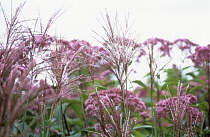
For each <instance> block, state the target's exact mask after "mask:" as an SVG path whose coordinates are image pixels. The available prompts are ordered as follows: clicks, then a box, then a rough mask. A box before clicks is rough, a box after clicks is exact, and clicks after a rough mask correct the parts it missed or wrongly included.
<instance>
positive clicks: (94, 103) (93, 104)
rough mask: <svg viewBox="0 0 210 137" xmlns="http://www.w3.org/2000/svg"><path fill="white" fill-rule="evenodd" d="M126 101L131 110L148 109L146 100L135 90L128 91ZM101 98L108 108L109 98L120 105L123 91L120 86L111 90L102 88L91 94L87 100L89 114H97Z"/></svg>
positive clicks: (87, 112)
mask: <svg viewBox="0 0 210 137" xmlns="http://www.w3.org/2000/svg"><path fill="white" fill-rule="evenodd" d="M97 94H98V96H97ZM125 94H126V95H127V96H126V99H125V101H126V102H127V103H128V107H129V109H130V110H131V111H133V112H137V113H140V112H142V110H144V109H146V106H145V104H144V102H143V101H142V100H141V99H140V98H138V97H136V96H135V95H134V93H133V92H131V91H126V92H125ZM98 100H100V101H101V102H102V103H103V104H104V105H105V106H106V107H107V108H109V107H110V106H109V103H108V102H109V100H112V101H113V103H114V105H115V106H118V105H120V104H121V103H122V91H121V90H120V89H118V88H112V89H109V90H102V91H100V92H97V93H96V92H94V93H91V94H90V95H89V99H87V100H86V102H85V106H86V107H85V111H86V114H87V115H89V116H96V115H97V112H98V111H97V109H99V108H98V107H99V101H98Z"/></svg>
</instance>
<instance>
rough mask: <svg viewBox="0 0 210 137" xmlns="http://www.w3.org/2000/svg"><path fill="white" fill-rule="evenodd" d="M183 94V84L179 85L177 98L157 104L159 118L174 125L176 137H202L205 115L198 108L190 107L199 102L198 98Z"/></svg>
mask: <svg viewBox="0 0 210 137" xmlns="http://www.w3.org/2000/svg"><path fill="white" fill-rule="evenodd" d="M182 94H183V93H182V84H179V85H178V87H177V97H170V98H168V99H166V100H162V101H159V102H158V103H157V106H156V114H157V117H158V118H164V119H167V120H169V122H172V123H173V126H174V137H179V136H180V135H184V136H187V137H194V136H195V135H197V134H199V135H200V136H201V131H202V129H203V123H204V115H203V113H202V112H200V111H199V110H198V109H197V108H193V107H190V105H192V104H193V103H195V102H196V101H197V97H195V96H194V95H192V94H187V95H182Z"/></svg>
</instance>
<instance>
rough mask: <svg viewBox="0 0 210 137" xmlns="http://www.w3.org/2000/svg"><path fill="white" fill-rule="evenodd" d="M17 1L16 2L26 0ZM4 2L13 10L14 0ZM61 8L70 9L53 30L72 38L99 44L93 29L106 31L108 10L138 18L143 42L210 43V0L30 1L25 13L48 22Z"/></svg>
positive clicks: (135, 30) (137, 32) (137, 29)
mask: <svg viewBox="0 0 210 137" xmlns="http://www.w3.org/2000/svg"><path fill="white" fill-rule="evenodd" d="M13 1H14V5H16V3H19V2H21V1H23V0H13ZM1 3H2V5H3V6H4V8H5V9H6V11H9V5H10V0H1ZM61 7H63V10H66V12H65V13H64V14H63V15H62V16H61V17H60V18H59V19H58V20H56V22H55V23H54V25H53V27H52V28H51V31H50V33H52V35H53V34H55V33H56V34H57V35H59V36H62V37H65V38H66V39H69V40H71V39H83V40H87V41H89V42H90V43H92V44H93V45H96V44H97V41H96V40H95V39H94V38H93V36H94V33H93V32H92V30H94V31H97V32H98V33H99V34H100V33H102V32H100V31H101V28H100V25H99V23H98V21H97V19H101V13H105V9H107V11H108V12H109V14H110V15H114V14H115V13H116V12H118V14H119V15H120V16H122V17H124V15H126V14H128V13H129V16H130V21H131V22H132V21H135V22H134V25H133V27H132V31H133V33H134V34H135V35H138V41H140V42H141V41H144V40H146V39H147V38H151V37H160V38H163V39H166V40H171V41H173V40H175V39H177V38H188V39H190V40H191V41H193V42H195V43H198V44H201V45H207V44H209V43H210V0H27V2H26V5H25V7H24V9H23V12H22V15H21V16H22V17H23V16H24V18H26V19H27V18H30V19H34V18H37V17H38V14H39V13H40V16H41V18H42V21H43V22H45V21H46V20H47V19H48V18H49V17H50V16H51V15H52V13H53V12H54V11H55V10H58V9H60V8H61ZM0 17H1V18H0V21H1V23H0V24H2V23H3V22H2V19H3V18H2V15H1V16H0ZM123 20H124V18H122V21H123ZM1 26H2V25H1ZM1 30H2V29H1Z"/></svg>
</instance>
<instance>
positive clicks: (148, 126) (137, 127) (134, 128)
mask: <svg viewBox="0 0 210 137" xmlns="http://www.w3.org/2000/svg"><path fill="white" fill-rule="evenodd" d="M141 128H153V127H152V126H151V125H141V126H136V127H133V130H136V129H141Z"/></svg>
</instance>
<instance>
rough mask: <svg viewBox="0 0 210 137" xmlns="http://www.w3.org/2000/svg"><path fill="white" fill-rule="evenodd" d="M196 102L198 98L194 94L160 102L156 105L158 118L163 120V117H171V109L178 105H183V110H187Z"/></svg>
mask: <svg viewBox="0 0 210 137" xmlns="http://www.w3.org/2000/svg"><path fill="white" fill-rule="evenodd" d="M196 101H197V98H196V97H195V96H194V95H192V94H187V95H184V96H180V97H170V98H168V99H166V100H162V101H159V102H158V103H157V104H156V113H157V117H159V118H161V117H167V116H170V115H171V111H172V110H171V109H172V108H173V107H174V106H175V105H177V104H182V105H183V107H182V108H183V109H184V108H185V109H186V108H188V107H189V106H190V105H192V104H193V103H195V102H196ZM183 111H184V110H183Z"/></svg>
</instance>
